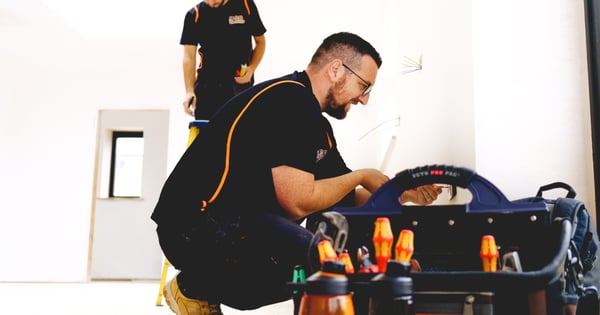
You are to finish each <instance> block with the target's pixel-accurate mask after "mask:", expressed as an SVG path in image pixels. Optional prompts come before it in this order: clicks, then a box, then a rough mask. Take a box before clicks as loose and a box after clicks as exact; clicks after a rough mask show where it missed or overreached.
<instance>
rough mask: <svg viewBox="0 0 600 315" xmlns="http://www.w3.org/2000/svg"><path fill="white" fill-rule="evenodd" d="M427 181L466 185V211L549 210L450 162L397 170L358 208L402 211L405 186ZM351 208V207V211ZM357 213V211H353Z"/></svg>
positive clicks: (539, 203)
mask: <svg viewBox="0 0 600 315" xmlns="http://www.w3.org/2000/svg"><path fill="white" fill-rule="evenodd" d="M428 184H450V185H454V186H458V187H462V188H465V189H468V190H469V191H470V192H471V194H472V196H473V198H472V200H471V202H470V203H469V204H466V205H465V208H466V209H465V212H467V213H469V212H477V213H485V212H493V213H497V212H519V211H526V212H531V211H548V210H547V209H548V208H547V207H546V204H545V203H544V202H542V201H540V202H532V203H515V202H511V201H509V200H508V199H507V198H506V196H505V195H504V194H503V193H502V192H501V191H500V190H499V189H498V188H496V186H494V185H493V184H492V183H490V182H489V181H488V180H486V179H485V178H483V177H481V176H479V175H478V174H477V173H476V172H475V171H473V170H471V169H469V168H465V167H455V166H452V165H438V164H434V165H426V166H421V167H416V168H413V169H407V170H404V171H401V172H399V173H397V174H396V176H394V177H393V178H392V179H390V180H389V181H388V182H387V183H385V184H383V185H382V186H381V187H380V188H379V189H378V190H377V191H375V192H374V193H373V195H371V197H370V198H369V200H368V201H367V203H366V204H365V205H363V206H362V207H359V209H358V210H355V211H358V212H363V211H364V212H365V214H373V213H374V212H378V213H379V212H380V213H383V214H385V212H390V211H393V212H394V213H398V212H400V213H401V212H402V211H401V209H402V205H401V204H400V196H401V195H402V193H403V192H404V191H405V190H409V189H413V188H416V187H418V186H422V185H428ZM353 212H354V211H353ZM354 213H357V212H354Z"/></svg>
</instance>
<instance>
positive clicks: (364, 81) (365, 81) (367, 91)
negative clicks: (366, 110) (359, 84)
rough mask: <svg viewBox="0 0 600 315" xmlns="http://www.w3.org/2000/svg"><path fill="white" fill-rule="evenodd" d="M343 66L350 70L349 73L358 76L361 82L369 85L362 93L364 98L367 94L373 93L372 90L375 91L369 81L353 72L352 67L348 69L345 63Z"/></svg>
mask: <svg viewBox="0 0 600 315" xmlns="http://www.w3.org/2000/svg"><path fill="white" fill-rule="evenodd" d="M342 66H344V68H346V69H348V71H350V72H352V74H354V75H355V76H357V77H358V78H359V79H360V80H361V81H363V83H364V84H366V85H367V87H366V88H365V89H364V90H363V92H362V95H363V96H367V94H369V93H371V89H373V84H371V83H370V82H369V81H367V80H365V79H363V78H362V77H361V76H360V75H358V73H356V72H354V70H352V69H351V68H350V67H348V66H347V65H346V64H345V63H342Z"/></svg>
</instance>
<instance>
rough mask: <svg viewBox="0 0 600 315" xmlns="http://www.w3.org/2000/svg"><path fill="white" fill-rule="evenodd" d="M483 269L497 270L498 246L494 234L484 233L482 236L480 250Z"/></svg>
mask: <svg viewBox="0 0 600 315" xmlns="http://www.w3.org/2000/svg"><path fill="white" fill-rule="evenodd" d="M479 256H480V257H481V263H482V264H483V271H489V272H495V271H496V270H497V267H498V256H499V254H498V248H497V247H496V239H495V238H494V236H493V235H484V236H482V237H481V250H480V252H479Z"/></svg>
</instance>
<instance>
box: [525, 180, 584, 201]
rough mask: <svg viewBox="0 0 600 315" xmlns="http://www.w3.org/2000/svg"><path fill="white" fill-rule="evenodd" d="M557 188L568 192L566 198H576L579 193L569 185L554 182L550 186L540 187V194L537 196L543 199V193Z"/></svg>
mask: <svg viewBox="0 0 600 315" xmlns="http://www.w3.org/2000/svg"><path fill="white" fill-rule="evenodd" d="M557 188H562V189H564V190H566V191H567V195H566V198H575V196H576V195H577V192H575V189H573V187H571V185H569V184H567V183H563V182H554V183H550V184H548V185H544V186H542V187H540V189H539V190H538V192H537V194H536V195H535V196H536V197H542V193H543V192H545V191H548V190H552V189H557Z"/></svg>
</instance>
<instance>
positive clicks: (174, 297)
mask: <svg viewBox="0 0 600 315" xmlns="http://www.w3.org/2000/svg"><path fill="white" fill-rule="evenodd" d="M163 296H164V297H165V301H166V302H167V305H169V308H171V311H173V312H174V313H175V314H177V315H223V312H221V306H220V305H219V304H210V303H208V301H202V300H196V299H190V298H187V297H185V296H184V295H183V293H181V290H179V285H178V284H177V277H174V278H173V279H171V281H169V282H167V284H166V285H165V287H164V290H163Z"/></svg>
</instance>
